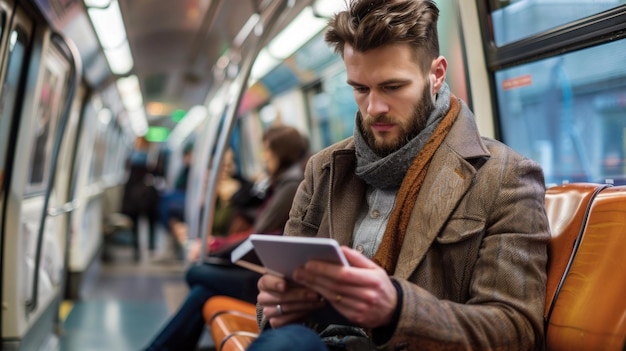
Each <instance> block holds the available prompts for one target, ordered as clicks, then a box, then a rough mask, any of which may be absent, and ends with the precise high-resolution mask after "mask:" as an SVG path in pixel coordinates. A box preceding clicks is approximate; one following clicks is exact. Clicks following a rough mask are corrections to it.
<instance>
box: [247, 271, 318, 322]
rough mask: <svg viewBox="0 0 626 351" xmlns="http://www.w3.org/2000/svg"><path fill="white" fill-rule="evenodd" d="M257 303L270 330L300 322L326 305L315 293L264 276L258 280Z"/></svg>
mask: <svg viewBox="0 0 626 351" xmlns="http://www.w3.org/2000/svg"><path fill="white" fill-rule="evenodd" d="M258 287H259V295H258V296H257V302H258V303H259V305H261V306H263V314H264V315H265V317H266V318H267V319H268V320H269V323H270V325H271V326H272V328H278V327H280V326H283V325H286V324H289V323H294V322H302V321H303V320H304V319H305V318H306V317H307V316H308V314H309V313H311V311H313V310H316V309H319V308H321V307H323V306H325V305H326V302H325V301H324V300H323V299H322V298H321V296H320V295H319V294H318V293H316V292H315V291H313V290H311V289H309V288H306V287H302V286H294V284H291V285H290V284H289V283H288V282H287V281H286V280H284V279H282V278H279V277H276V276H273V275H271V274H265V275H264V276H262V277H261V279H259V283H258Z"/></svg>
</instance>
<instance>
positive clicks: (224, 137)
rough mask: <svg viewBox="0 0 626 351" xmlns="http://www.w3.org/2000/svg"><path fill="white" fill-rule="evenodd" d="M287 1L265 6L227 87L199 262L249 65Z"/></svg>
mask: <svg viewBox="0 0 626 351" xmlns="http://www.w3.org/2000/svg"><path fill="white" fill-rule="evenodd" d="M288 2H290V0H276V1H275V2H273V3H272V4H271V5H270V6H269V7H268V8H267V10H266V11H265V13H264V15H267V17H265V19H266V21H264V23H263V31H262V33H261V35H260V36H259V38H258V40H257V41H256V42H255V43H254V46H253V49H252V51H251V52H250V54H249V55H246V56H245V57H243V60H242V64H241V69H240V71H239V74H238V75H237V77H236V78H235V80H234V81H233V83H232V86H231V87H230V88H231V89H230V91H235V93H233V94H232V96H230V101H229V102H228V103H227V107H226V116H225V118H224V121H223V124H222V128H221V130H220V134H219V139H218V141H217V149H216V151H215V154H214V156H213V162H212V164H211V171H210V172H211V174H210V175H211V177H210V179H209V184H208V187H207V196H206V198H205V202H204V215H203V217H202V226H201V227H200V233H201V234H202V235H201V237H202V240H201V247H200V255H199V256H198V258H197V260H196V264H202V260H203V258H204V256H205V255H206V254H207V243H208V233H207V230H202V229H203V228H208V224H209V223H213V218H214V215H215V200H216V198H217V181H218V177H219V174H220V173H221V170H222V166H223V165H222V163H223V158H224V152H225V150H226V145H227V144H228V140H229V138H230V135H231V134H232V131H233V128H234V125H235V118H236V117H237V111H238V109H239V105H240V104H241V100H242V98H243V95H244V92H245V90H246V87H247V82H248V79H249V77H250V72H251V71H252V65H253V64H254V61H255V60H256V58H257V56H258V54H259V52H261V49H262V48H263V46H264V45H265V44H266V42H267V41H268V39H269V36H270V34H271V32H272V29H273V28H274V26H275V25H276V23H277V22H278V19H279V17H280V16H281V15H282V14H283V13H284V11H283V9H284V8H285V6H286V5H287V3H288Z"/></svg>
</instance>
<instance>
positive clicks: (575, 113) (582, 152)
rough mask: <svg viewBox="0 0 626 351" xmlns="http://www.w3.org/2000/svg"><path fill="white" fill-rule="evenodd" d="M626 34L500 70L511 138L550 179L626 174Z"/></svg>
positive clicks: (505, 129)
mask: <svg viewBox="0 0 626 351" xmlns="http://www.w3.org/2000/svg"><path fill="white" fill-rule="evenodd" d="M624 67H626V39H622V40H619V41H614V42H609V43H607V44H603V45H599V46H595V47H591V48H587V49H584V50H580V51H574V52H571V53H568V54H565V55H560V56H556V57H551V58H547V59H543V60H541V61H536V62H532V63H528V64H524V65H520V66H516V67H513V68H509V69H505V70H502V71H499V72H496V73H495V80H496V91H497V94H498V104H499V110H500V111H499V112H500V116H501V117H500V118H501V120H500V121H501V126H502V133H503V134H502V137H503V140H504V142H505V143H507V144H508V145H510V146H511V147H513V148H514V149H516V150H518V151H520V152H521V153H522V154H525V155H526V156H528V157H531V158H533V159H535V160H537V161H538V162H539V163H540V164H541V165H542V167H543V169H544V172H545V175H546V182H547V183H556V184H558V183H562V182H563V181H569V182H574V181H592V182H604V181H605V180H606V179H613V180H614V181H615V183H616V184H617V183H618V182H620V183H621V182H623V181H624V180H625V175H626V119H624V118H623V117H624V115H625V114H626V71H624Z"/></svg>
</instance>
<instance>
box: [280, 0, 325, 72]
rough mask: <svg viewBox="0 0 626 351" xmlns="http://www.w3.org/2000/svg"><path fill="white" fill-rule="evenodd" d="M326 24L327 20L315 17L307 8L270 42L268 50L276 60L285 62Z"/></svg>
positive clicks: (309, 8) (308, 7)
mask: <svg viewBox="0 0 626 351" xmlns="http://www.w3.org/2000/svg"><path fill="white" fill-rule="evenodd" d="M326 24H327V21H326V20H325V19H323V18H318V17H315V16H314V15H313V10H312V9H311V7H310V6H307V7H305V8H304V9H303V10H302V12H300V13H299V14H298V16H296V18H295V19H294V20H293V21H292V22H291V23H289V25H287V27H285V29H283V30H282V31H281V32H280V33H279V34H278V35H277V36H276V38H274V39H273V40H272V41H271V42H270V44H269V45H268V50H269V52H270V54H271V55H272V56H274V57H275V58H277V59H279V60H284V59H286V58H287V57H289V56H291V54H293V53H294V52H295V51H296V50H298V49H299V48H301V47H302V45H304V44H305V43H306V42H308V41H309V40H310V39H311V38H313V36H315V35H316V34H318V33H319V32H321V31H322V29H324V28H325V27H326Z"/></svg>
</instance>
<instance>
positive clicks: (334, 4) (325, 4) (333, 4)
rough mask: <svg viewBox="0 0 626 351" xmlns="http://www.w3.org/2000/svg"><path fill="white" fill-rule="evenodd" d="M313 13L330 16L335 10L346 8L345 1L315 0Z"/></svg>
mask: <svg viewBox="0 0 626 351" xmlns="http://www.w3.org/2000/svg"><path fill="white" fill-rule="evenodd" d="M311 6H313V13H314V14H315V15H316V16H319V17H324V18H331V17H333V16H334V15H335V14H336V13H337V12H340V11H344V10H346V3H345V1H339V0H317V1H315V3H314V4H313V5H311Z"/></svg>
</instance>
